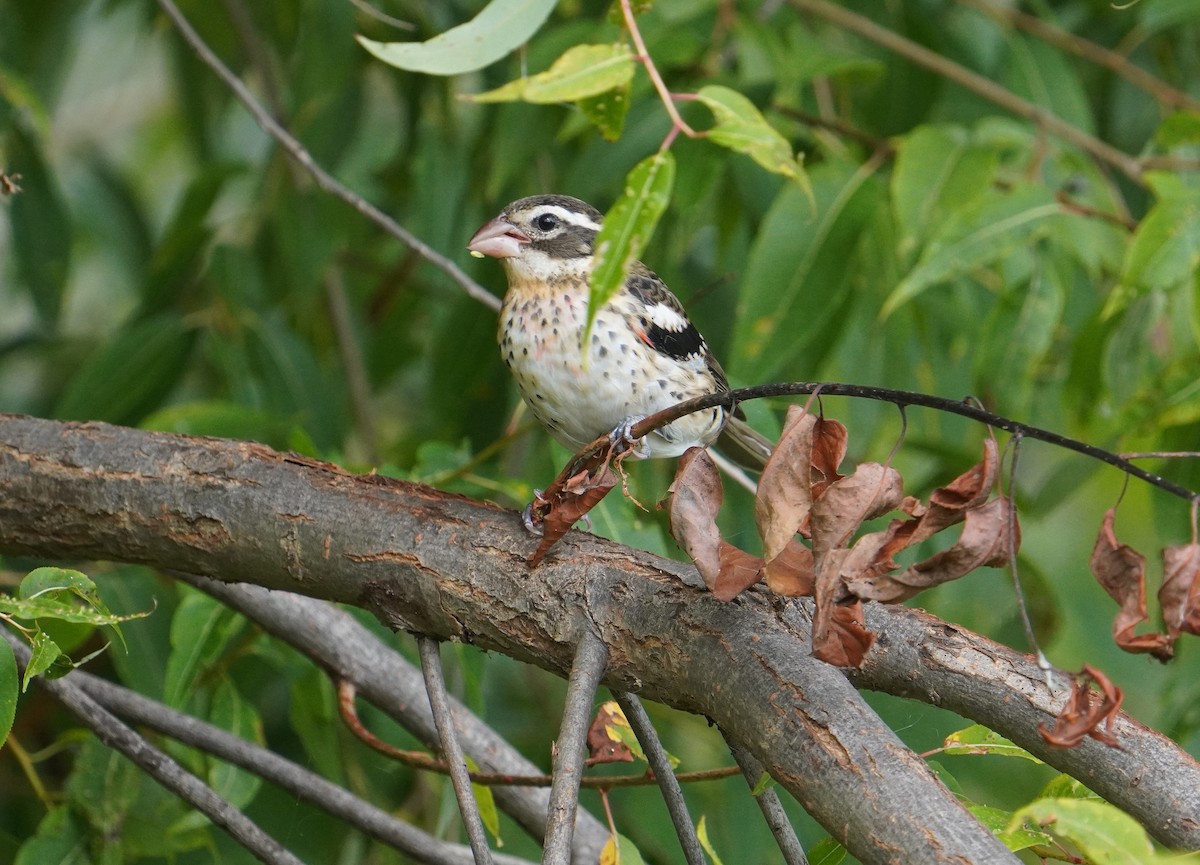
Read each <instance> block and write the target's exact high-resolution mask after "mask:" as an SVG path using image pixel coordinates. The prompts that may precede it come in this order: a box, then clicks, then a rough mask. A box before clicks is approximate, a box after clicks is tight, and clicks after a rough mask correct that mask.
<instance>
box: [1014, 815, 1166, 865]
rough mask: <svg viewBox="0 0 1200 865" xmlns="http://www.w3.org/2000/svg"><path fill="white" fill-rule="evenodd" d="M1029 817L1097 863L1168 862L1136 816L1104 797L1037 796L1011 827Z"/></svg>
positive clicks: (1143, 864)
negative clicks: (1098, 798)
mask: <svg viewBox="0 0 1200 865" xmlns="http://www.w3.org/2000/svg"><path fill="white" fill-rule="evenodd" d="M1026 821H1029V822H1032V823H1035V824H1037V825H1039V826H1045V827H1047V829H1048V830H1049V831H1051V832H1053V833H1054V834H1055V835H1058V836H1060V837H1062V838H1065V839H1067V840H1068V841H1070V842H1071V843H1072V844H1073V845H1074V846H1076V847H1078V848H1079V850H1080V851H1081V852H1082V853H1083V855H1084V856H1085V857H1086V858H1087V860H1088V861H1089V862H1092V863H1094V865H1152V863H1165V862H1167V861H1168V859H1167V857H1164V856H1158V855H1156V854H1155V852H1154V847H1153V845H1151V843H1150V838H1149V837H1148V836H1147V835H1146V830H1145V829H1143V828H1142V827H1141V826H1140V825H1139V824H1138V822H1137V821H1136V820H1134V819H1133V818H1132V817H1130V816H1129V815H1128V814H1126V813H1125V812H1124V811H1121V810H1120V809H1118V808H1116V807H1114V806H1112V805H1110V804H1108V803H1107V802H1104V801H1101V800H1092V799H1038V800H1036V801H1034V802H1032V803H1030V804H1029V805H1026V806H1025V807H1024V808H1020V809H1018V810H1017V811H1016V813H1014V814H1013V816H1012V821H1011V823H1010V824H1009V826H1010V830H1015V829H1017V828H1019V827H1020V826H1021V825H1022V824H1023V823H1025V822H1026Z"/></svg>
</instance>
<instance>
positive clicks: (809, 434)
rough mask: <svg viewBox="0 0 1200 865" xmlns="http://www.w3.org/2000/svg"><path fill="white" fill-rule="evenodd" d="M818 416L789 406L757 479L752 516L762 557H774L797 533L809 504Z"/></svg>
mask: <svg viewBox="0 0 1200 865" xmlns="http://www.w3.org/2000/svg"><path fill="white" fill-rule="evenodd" d="M816 425H817V419H816V418H815V417H814V416H813V415H812V414H811V413H810V412H807V411H805V410H804V409H803V408H802V407H800V406H795V405H793V406H791V407H789V408H788V414H787V421H786V422H785V424H784V427H783V433H782V435H780V437H779V443H778V444H777V445H775V449H774V450H773V451H772V452H771V456H770V458H769V459H768V460H767V464H766V465H765V466H764V467H763V471H762V475H761V476H760V477H759V479H758V493H757V495H756V496H755V498H754V519H755V522H756V523H757V525H758V534H759V536H760V537H761V538H762V541H763V558H765V559H768V560H770V559H773V558H775V557H776V556H777V555H779V553H780V552H781V551H782V550H783V549H784V548H785V547H787V545H788V544H789V543H790V542H791V541H792V539H793V538H795V536H796V532H797V531H799V530H800V526H801V525H803V524H804V523H805V521H806V520H807V519H808V512H809V509H810V508H811V507H812V460H813V430H814V429H815V427H816Z"/></svg>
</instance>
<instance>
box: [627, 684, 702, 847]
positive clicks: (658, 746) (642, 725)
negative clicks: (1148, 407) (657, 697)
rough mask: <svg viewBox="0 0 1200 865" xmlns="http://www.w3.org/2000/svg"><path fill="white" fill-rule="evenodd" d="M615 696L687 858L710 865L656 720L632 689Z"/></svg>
mask: <svg viewBox="0 0 1200 865" xmlns="http://www.w3.org/2000/svg"><path fill="white" fill-rule="evenodd" d="M613 697H615V698H616V701H617V705H618V706H620V707H621V711H622V712H624V713H625V720H627V721H628V722H629V726H630V727H632V728H633V734H634V735H635V736H637V740H638V742H639V743H640V744H641V746H642V751H643V752H644V753H645V755H646V762H648V763H649V764H650V768H651V769H653V770H654V777H655V778H656V779H657V780H658V789H659V790H660V791H661V792H662V797H663V802H664V803H665V804H666V806H667V813H669V814H670V815H671V822H672V823H674V824H675V834H676V835H677V836H679V846H680V848H681V849H682V850H683V858H684V860H685V861H686V862H687V863H688V865H706V862H707V860H706V859H705V858H704V849H703V848H702V847H701V846H700V839H699V838H697V837H696V827H695V826H694V825H692V816H691V815H690V814H689V813H688V808H687V802H685V801H684V799H683V788H682V787H680V786H679V779H678V778H676V777H675V770H674V769H673V768H672V767H671V760H670V758H669V757H668V756H667V751H666V749H665V748H663V746H662V742H660V741H659V739H658V733H657V732H655V730H654V724H652V723H651V722H650V716H649V715H647V714H646V710H645V708H644V707H643V706H642V701H641V700H639V699H638V698H637V696H636V695H634V694H630V693H629V692H628V691H613Z"/></svg>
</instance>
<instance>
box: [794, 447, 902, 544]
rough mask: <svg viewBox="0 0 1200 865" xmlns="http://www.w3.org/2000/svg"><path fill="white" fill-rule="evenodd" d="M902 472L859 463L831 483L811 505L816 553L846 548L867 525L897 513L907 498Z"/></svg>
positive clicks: (878, 464) (873, 464)
mask: <svg viewBox="0 0 1200 865" xmlns="http://www.w3.org/2000/svg"><path fill="white" fill-rule="evenodd" d="M902 483H903V480H902V479H901V477H900V473H899V472H898V471H896V470H895V469H894V468H892V467H891V466H885V465H882V464H880V463H860V464H859V466H858V468H857V469H855V470H854V473H853V474H851V475H848V476H845V477H840V478H838V479H837V480H836V481H834V482H833V483H831V484H830V485H829V486H828V487H827V488H826V489H825V492H824V494H823V495H822V496H821V497H820V498H817V499H814V501H813V505H812V522H811V525H812V541H813V554H814V555H815V556H816V557H817V559H818V560H820V558H821V555H822V554H823V553H824V551H826V550H832V549H837V548H839V547H845V546H846V545H847V544H848V543H849V542H850V538H852V537H853V536H854V532H855V531H856V530H857V529H858V527H859V526H861V525H862V524H863V523H864V522H866V521H867V520H870V519H874V518H875V517H877V516H880V515H881V514H886V513H887V512H888V511H891V510H895V509H896V508H897V507H898V506H899V505H900V503H901V502H902V501H903V499H904V491H903V489H901V485H902Z"/></svg>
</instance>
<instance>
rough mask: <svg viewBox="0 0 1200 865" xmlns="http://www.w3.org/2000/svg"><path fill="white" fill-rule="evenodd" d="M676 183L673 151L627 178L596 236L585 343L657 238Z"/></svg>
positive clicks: (661, 153)
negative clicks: (601, 313) (598, 315)
mask: <svg viewBox="0 0 1200 865" xmlns="http://www.w3.org/2000/svg"><path fill="white" fill-rule="evenodd" d="M674 183H675V157H673V156H672V155H671V153H670V151H659V152H658V153H655V154H654V155H653V156H649V157H647V158H646V159H643V160H642V161H641V162H639V163H638V164H637V165H635V166H634V168H633V170H632V171H630V172H629V175H628V176H627V177H626V178H625V191H624V192H623V193H622V194H621V197H620V198H618V199H617V201H616V203H615V204H613V206H612V208H611V209H610V210H609V211H608V213H607V214H606V215H605V217H604V224H603V225H601V226H600V231H599V233H598V234H597V235H596V255H595V258H596V266H595V268H594V269H593V270H592V278H591V283H590V285H589V295H588V324H587V330H586V331H585V332H584V337H583V339H584V343H586V342H587V340H588V338H589V335H590V333H591V330H592V322H593V321H595V319H596V313H597V311H599V310H600V308H601V307H603V306H604V305H605V304H606V303H608V302H609V301H610V300H611V299H612V298H613V296H614V295H615V294H616V293H617V291H618V290H619V289H620V287H621V285H622V283H624V282H625V277H626V275H628V273H629V269H630V268H631V267H632V266H633V262H634V261H636V260H637V259H638V257H639V256H640V255H641V254H642V250H643V249H645V248H646V243H647V242H648V241H649V240H650V236H651V235H652V234H654V227H655V226H656V225H658V220H659V217H661V216H662V214H663V211H664V210H666V207H667V203H668V202H669V201H670V200H671V187H672V186H673V185H674Z"/></svg>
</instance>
